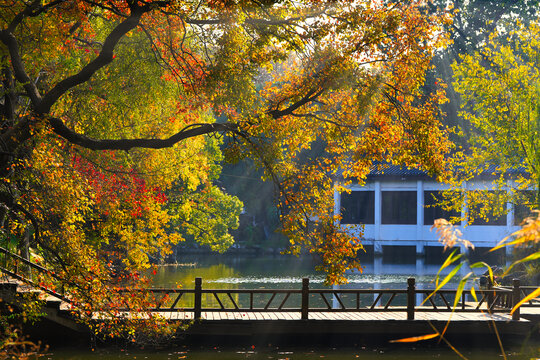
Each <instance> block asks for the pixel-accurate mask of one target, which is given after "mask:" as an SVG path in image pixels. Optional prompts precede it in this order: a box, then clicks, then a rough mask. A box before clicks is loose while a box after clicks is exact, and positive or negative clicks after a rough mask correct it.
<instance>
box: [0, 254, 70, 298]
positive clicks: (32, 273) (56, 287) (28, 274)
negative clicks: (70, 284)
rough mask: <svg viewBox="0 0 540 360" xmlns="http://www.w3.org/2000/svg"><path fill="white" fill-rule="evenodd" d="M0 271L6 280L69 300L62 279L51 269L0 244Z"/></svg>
mask: <svg viewBox="0 0 540 360" xmlns="http://www.w3.org/2000/svg"><path fill="white" fill-rule="evenodd" d="M0 273H2V275H3V276H5V277H7V278H8V279H7V280H15V281H18V282H19V283H24V284H26V285H28V286H29V287H31V288H34V289H39V290H41V291H43V292H45V293H47V294H48V295H51V296H54V297H56V298H58V299H60V300H62V301H66V302H71V300H70V299H69V298H68V297H66V295H65V294H64V289H63V286H62V279H60V278H59V277H58V276H57V275H56V274H55V273H54V272H53V271H51V270H49V269H47V268H45V267H43V266H41V265H39V264H36V263H34V262H32V261H30V260H28V259H25V258H23V257H22V256H19V255H17V254H15V253H13V252H11V251H9V250H8V249H6V248H4V247H1V246H0Z"/></svg>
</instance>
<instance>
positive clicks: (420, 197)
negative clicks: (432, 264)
mask: <svg viewBox="0 0 540 360" xmlns="http://www.w3.org/2000/svg"><path fill="white" fill-rule="evenodd" d="M423 226H424V182H423V181H422V180H418V181H416V255H423V254H424V236H423V231H422V230H423Z"/></svg>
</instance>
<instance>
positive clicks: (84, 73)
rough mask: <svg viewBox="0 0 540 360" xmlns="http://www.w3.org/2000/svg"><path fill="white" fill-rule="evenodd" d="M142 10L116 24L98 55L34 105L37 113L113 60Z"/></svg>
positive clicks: (139, 17) (42, 111)
mask: <svg viewBox="0 0 540 360" xmlns="http://www.w3.org/2000/svg"><path fill="white" fill-rule="evenodd" d="M143 13H144V11H142V10H140V9H137V8H136V9H134V11H133V12H132V13H131V15H130V16H129V17H128V18H126V19H125V20H124V21H122V22H121V23H120V24H118V25H117V26H116V27H115V28H114V29H113V30H112V31H111V33H110V34H109V35H108V36H107V38H106V39H105V41H104V43H103V47H102V48H101V51H100V53H99V55H98V56H97V57H96V58H95V59H94V60H92V61H91V62H89V63H88V64H87V65H86V66H85V67H83V68H82V70H81V71H79V73H77V74H75V75H72V76H70V77H68V78H66V79H64V80H62V81H60V82H59V83H58V84H56V85H55V86H54V87H53V88H52V89H51V90H50V91H49V92H48V93H47V94H46V95H45V96H44V97H43V100H42V101H41V102H40V103H39V104H38V106H36V112H37V113H38V114H46V113H48V112H49V111H50V110H51V107H52V106H53V105H54V103H55V102H56V101H57V100H58V99H59V98H60V97H61V96H62V95H63V94H64V93H66V91H68V90H69V89H71V88H73V87H75V86H77V85H79V84H82V83H84V82H86V81H88V80H90V78H91V77H92V75H94V74H95V73H96V71H98V70H99V69H101V68H103V67H104V66H106V65H107V64H109V63H110V62H112V60H113V51H114V48H115V47H116V45H117V44H118V42H119V41H120V39H121V38H122V37H123V36H124V35H126V34H127V33H128V32H130V31H131V30H133V29H134V28H136V27H137V25H139V21H140V19H141V16H142V15H143Z"/></svg>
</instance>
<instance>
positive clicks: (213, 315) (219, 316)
mask: <svg viewBox="0 0 540 360" xmlns="http://www.w3.org/2000/svg"><path fill="white" fill-rule="evenodd" d="M155 313H156V314H159V315H160V316H162V317H164V318H165V319H169V320H192V319H193V312H176V311H175V312H169V311H158V312H155ZM449 319H451V320H452V321H487V320H489V321H495V322H509V321H512V316H511V315H509V314H504V313H496V314H488V313H454V314H451V313H448V312H436V311H426V312H417V313H416V314H415V320H419V321H428V320H430V321H447V320H449ZM201 320H205V321H219V320H244V321H261V320H264V321H266V320H285V321H290V320H300V313H296V312H227V311H203V312H202V314H201ZM308 320H326V321H333V320H335V321H388V320H394V321H406V320H407V313H406V312H310V313H309V315H308ZM519 322H529V320H527V319H521V320H519Z"/></svg>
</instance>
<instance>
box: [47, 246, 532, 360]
mask: <svg viewBox="0 0 540 360" xmlns="http://www.w3.org/2000/svg"><path fill="white" fill-rule="evenodd" d="M315 265H316V263H315V262H314V261H313V260H312V259H310V258H295V257H285V256H277V257H273V256H258V257H249V256H234V257H232V256H216V255H207V256H186V257H183V258H180V259H178V264H177V265H174V266H162V267H159V268H158V270H157V273H156V275H155V277H154V283H155V284H156V286H163V287H176V286H177V285H182V286H183V287H185V288H193V286H194V279H195V277H201V278H202V279H203V288H214V289H216V288H217V289H220V288H222V289H274V288H298V289H299V288H300V287H301V282H302V278H303V277H308V278H309V279H310V287H313V288H322V287H324V278H325V277H324V275H323V274H321V273H317V272H315V271H314V267H315ZM363 265H364V266H365V268H364V271H363V273H361V274H360V273H351V274H349V275H348V280H349V283H348V284H346V285H342V287H341V288H375V289H377V288H392V289H405V288H406V287H407V278H409V277H414V278H415V279H416V282H417V286H418V287H419V288H432V287H433V286H434V284H433V279H434V276H435V274H436V273H437V271H438V270H439V266H438V265H428V264H425V263H424V262H423V261H422V260H421V259H418V260H417V261H416V262H413V263H407V264H387V263H384V262H383V261H382V259H377V258H376V259H375V260H374V261H372V262H370V263H364V264H363ZM447 271H448V270H447ZM466 271H467V270H464V271H463V272H462V275H464V274H465V273H466ZM443 273H444V272H443ZM458 281H459V280H458V279H455V280H453V281H452V282H451V283H450V284H449V285H448V286H449V287H452V288H455V287H456V286H457V283H458ZM460 351H462V355H464V356H465V358H467V359H479V360H480V359H482V360H484V359H503V358H504V357H503V356H502V355H501V353H500V350H499V349H498V346H497V343H496V340H495V339H494V341H493V343H490V344H488V345H487V346H485V347H481V348H465V349H460ZM505 352H506V354H507V358H509V359H538V358H540V344H527V345H526V346H525V347H523V348H521V347H520V346H517V347H516V348H506V349H505ZM45 358H49V359H54V360H68V359H69V360H71V359H81V360H94V359H192V360H213V359H231V360H233V359H253V360H262V359H298V360H305V359H315V358H317V359H323V358H325V359H336V360H337V359H339V360H344V359H356V358H360V359H367V360H370V359H384V360H389V359H401V360H409V359H459V358H460V357H459V356H458V355H457V354H456V353H455V352H453V351H452V350H451V349H449V348H448V347H446V346H442V345H440V346H437V345H433V344H431V345H429V346H428V345H423V344H413V345H406V346H390V345H388V346H378V345H377V346H373V347H351V348H301V349H298V348H277V347H272V346H268V347H264V348H258V347H252V346H251V345H249V344H246V346H245V347H228V348H214V347H210V348H200V347H195V348H190V347H184V346H181V347H179V348H172V349H163V350H157V351H156V350H153V351H144V350H122V349H118V348H107V349H98V350H95V351H91V350H90V349H80V348H79V349H69V348H64V349H62V348H60V349H55V350H54V351H52V352H51V354H49V355H48V356H46V357H45Z"/></svg>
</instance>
